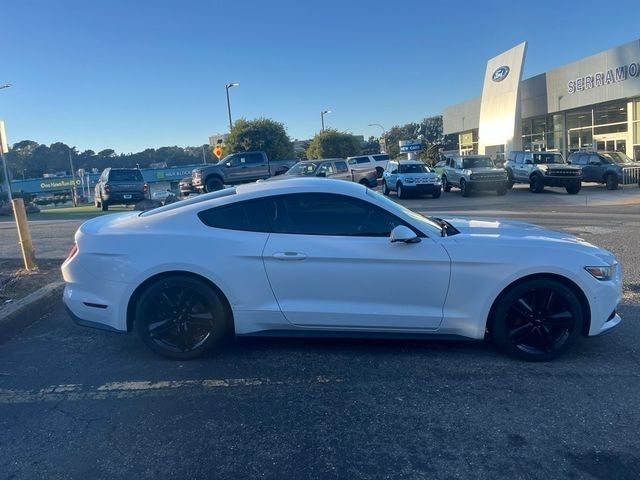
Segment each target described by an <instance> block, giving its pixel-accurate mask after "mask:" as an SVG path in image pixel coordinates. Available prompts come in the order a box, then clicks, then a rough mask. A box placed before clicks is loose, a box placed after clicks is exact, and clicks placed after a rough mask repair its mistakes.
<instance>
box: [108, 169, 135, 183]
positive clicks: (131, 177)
mask: <svg viewBox="0 0 640 480" xmlns="http://www.w3.org/2000/svg"><path fill="white" fill-rule="evenodd" d="M109 181H110V182H142V181H143V180H142V173H141V172H140V170H111V172H109Z"/></svg>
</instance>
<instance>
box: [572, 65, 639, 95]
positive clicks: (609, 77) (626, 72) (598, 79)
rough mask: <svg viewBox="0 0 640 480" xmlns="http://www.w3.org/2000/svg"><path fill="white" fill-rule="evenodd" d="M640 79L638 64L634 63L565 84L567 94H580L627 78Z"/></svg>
mask: <svg viewBox="0 0 640 480" xmlns="http://www.w3.org/2000/svg"><path fill="white" fill-rule="evenodd" d="M635 77H640V63H639V62H634V63H630V64H629V65H621V66H619V67H615V68H610V69H608V70H605V71H604V72H596V73H592V74H589V75H585V76H583V77H578V78H576V79H574V80H569V81H568V82H567V91H568V92H569V93H576V92H582V91H584V90H591V89H592V88H598V87H602V86H604V85H610V84H612V83H619V82H624V81H625V80H627V79H629V78H635Z"/></svg>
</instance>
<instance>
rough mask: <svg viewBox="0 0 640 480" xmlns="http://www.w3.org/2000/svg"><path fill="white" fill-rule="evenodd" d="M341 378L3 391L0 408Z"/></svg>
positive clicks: (137, 383) (168, 382)
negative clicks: (17, 404)
mask: <svg viewBox="0 0 640 480" xmlns="http://www.w3.org/2000/svg"><path fill="white" fill-rule="evenodd" d="M342 382H343V380H342V379H340V378H330V377H325V376H318V377H314V378H310V379H288V380H273V379H270V378H228V379H206V380H164V381H158V382H151V381H130V382H110V383H105V384H104V385H100V386H98V387H89V386H86V387H85V386H83V385H82V384H60V385H49V386H48V387H45V388H43V389H40V390H6V389H0V404H16V403H38V402H59V401H79V400H109V399H119V398H132V397H139V396H167V395H171V394H174V393H175V392H176V391H178V390H180V394H183V393H190V394H195V395H206V394H207V393H211V392H213V391H215V390H216V389H221V388H222V389H224V388H237V387H257V386H272V385H285V386H290V385H313V384H326V383H342Z"/></svg>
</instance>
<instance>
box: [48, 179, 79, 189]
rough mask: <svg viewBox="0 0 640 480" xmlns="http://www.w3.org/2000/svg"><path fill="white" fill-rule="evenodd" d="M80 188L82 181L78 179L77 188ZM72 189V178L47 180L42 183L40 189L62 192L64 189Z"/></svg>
mask: <svg viewBox="0 0 640 480" xmlns="http://www.w3.org/2000/svg"><path fill="white" fill-rule="evenodd" d="M79 186H80V180H79V179H76V187H79ZM71 187H73V179H72V178H62V179H56V180H45V181H43V182H41V183H40V188H41V189H42V190H61V189H63V188H71Z"/></svg>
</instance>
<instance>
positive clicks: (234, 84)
mask: <svg viewBox="0 0 640 480" xmlns="http://www.w3.org/2000/svg"><path fill="white" fill-rule="evenodd" d="M238 85H240V84H239V83H227V84H226V85H225V86H224V89H225V90H226V92H227V111H228V112H229V133H231V128H233V123H232V122H231V103H230V102H229V89H230V88H233V87H237V86H238Z"/></svg>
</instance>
